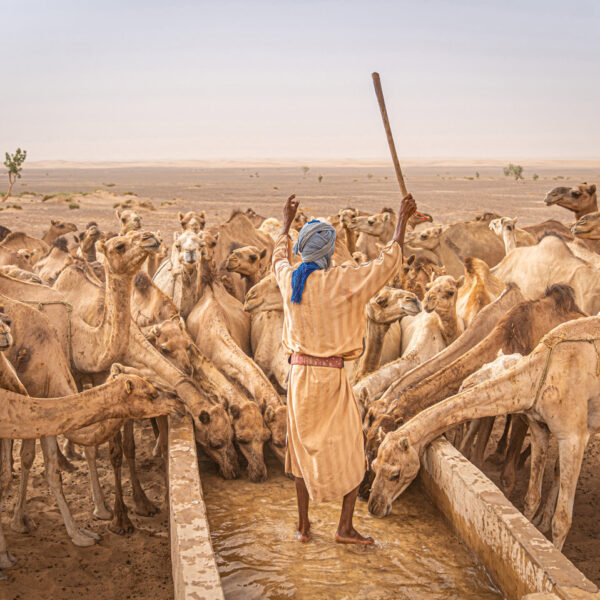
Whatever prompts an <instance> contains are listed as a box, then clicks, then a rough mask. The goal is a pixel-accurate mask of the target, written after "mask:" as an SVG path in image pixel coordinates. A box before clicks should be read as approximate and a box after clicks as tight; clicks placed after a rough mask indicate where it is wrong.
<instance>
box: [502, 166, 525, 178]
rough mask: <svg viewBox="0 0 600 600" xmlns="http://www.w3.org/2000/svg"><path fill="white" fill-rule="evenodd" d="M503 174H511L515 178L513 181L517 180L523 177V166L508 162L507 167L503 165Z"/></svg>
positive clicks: (506, 175)
mask: <svg viewBox="0 0 600 600" xmlns="http://www.w3.org/2000/svg"><path fill="white" fill-rule="evenodd" d="M504 176H505V177H511V176H512V177H514V178H515V181H519V179H523V167H522V166H521V165H513V164H512V163H510V164H509V165H508V167H504Z"/></svg>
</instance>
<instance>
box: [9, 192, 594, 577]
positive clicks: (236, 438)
mask: <svg viewBox="0 0 600 600" xmlns="http://www.w3.org/2000/svg"><path fill="white" fill-rule="evenodd" d="M545 202H546V204H548V205H552V204H557V205H559V206H562V207H564V208H566V209H568V210H570V211H572V212H573V213H575V218H576V222H575V223H574V224H573V225H571V226H566V225H564V224H563V223H561V222H559V221H555V220H549V221H546V222H543V223H540V224H538V225H534V226H530V227H524V228H518V227H517V226H516V221H517V220H516V219H514V218H508V217H506V216H502V215H497V214H493V213H485V214H483V215H480V216H478V217H477V218H475V219H474V220H471V221H467V222H459V223H454V224H452V225H444V226H441V225H435V224H430V223H431V222H432V221H433V219H432V217H431V216H430V215H427V214H422V213H417V214H416V215H415V216H413V217H412V219H411V222H410V223H409V230H410V231H409V232H408V234H407V237H406V243H405V247H404V253H403V256H404V259H403V266H402V269H401V271H400V272H399V273H398V274H397V275H396V276H395V277H394V279H393V280H392V281H390V282H388V285H386V286H385V287H384V288H383V289H381V290H380V291H379V292H378V293H377V295H376V296H374V297H373V298H372V299H371V300H370V301H369V303H368V305H367V306H366V320H367V327H366V337H365V349H364V352H363V355H362V356H361V358H360V359H359V360H357V361H355V362H353V363H346V365H345V368H346V369H347V372H348V376H349V378H350V380H351V382H352V383H353V386H354V392H355V397H356V400H357V404H358V406H359V410H360V411H361V414H362V416H363V418H364V430H365V439H366V451H367V458H368V463H369V471H368V472H367V475H366V476H365V480H364V482H363V485H362V486H361V494H362V495H363V496H367V497H369V510H370V511H371V512H372V513H373V514H375V515H377V516H385V515H387V514H388V513H389V511H390V510H391V506H392V503H393V501H394V500H395V499H396V498H397V497H398V496H399V495H400V494H401V493H402V491H403V490H404V489H405V488H406V487H407V486H408V485H409V484H410V482H411V481H412V480H413V479H414V478H415V477H416V475H417V473H418V471H419V466H420V462H419V460H420V455H421V453H422V452H423V450H424V448H425V447H426V445H427V444H428V443H430V442H431V441H432V440H433V439H435V438H436V437H438V436H440V435H442V434H444V433H447V435H448V436H449V437H450V438H451V439H452V440H453V443H454V444H455V445H457V446H458V447H459V448H460V450H461V451H462V452H463V453H464V454H465V455H466V456H468V457H470V459H471V460H472V461H473V462H474V463H475V464H477V465H481V464H482V463H483V461H484V458H485V453H486V446H487V444H488V440H489V437H490V433H491V430H492V427H493V424H494V418H495V417H496V416H499V415H506V421H505V427H504V432H503V434H502V437H501V438H500V441H499V442H498V445H497V448H496V450H495V452H494V454H493V456H492V457H490V458H491V459H495V460H497V461H500V462H502V463H503V466H502V482H503V485H504V486H505V488H506V489H507V490H510V489H512V486H513V485H514V482H515V474H516V471H517V469H519V468H521V467H522V466H523V463H524V461H525V460H526V459H527V457H528V456H529V457H530V465H531V474H530V482H529V488H528V491H527V495H526V498H525V515H526V516H527V517H528V518H529V519H532V520H534V519H535V521H534V522H535V523H536V524H538V525H539V527H540V528H541V529H542V530H547V529H549V528H550V525H551V526H552V536H553V541H554V543H555V545H556V546H557V547H558V548H562V545H563V543H564V540H565V537H566V535H567V533H568V531H569V528H570V524H571V518H572V507H573V498H574V494H575V488H576V484H577V480H578V476H579V471H580V467H581V462H582V457H583V452H584V449H585V446H586V444H587V441H588V439H589V436H590V435H593V434H594V433H595V432H596V431H597V430H599V429H600V318H599V317H596V316H594V315H596V314H597V313H598V312H599V311H600V254H599V253H598V252H600V213H599V212H598V207H597V199H596V186H595V185H588V184H586V183H583V184H581V185H579V186H577V187H571V188H570V187H559V188H555V189H553V190H552V191H551V192H549V193H548V194H547V196H546V198H545ZM116 217H117V220H118V225H117V224H115V231H112V232H109V231H101V229H100V228H99V226H98V224H96V223H89V224H87V226H86V227H85V229H83V231H78V230H77V227H76V226H75V225H74V224H72V223H67V222H64V221H60V220H52V221H51V224H50V227H49V228H48V231H47V232H46V233H45V234H44V236H43V237H42V238H41V239H39V238H36V237H33V236H31V235H29V234H27V233H25V232H21V231H10V229H8V228H7V227H4V226H0V240H1V241H0V389H2V390H3V393H2V399H3V401H2V402H1V403H0V412H1V414H2V418H1V419H0V439H1V440H2V441H1V442H0V458H1V460H0V493H1V492H2V491H4V490H6V488H7V486H8V484H9V482H10V481H11V479H12V477H13V442H12V440H14V439H21V440H22V443H21V461H20V464H21V466H20V472H19V478H20V479H19V487H18V495H17V499H16V502H15V507H14V512H13V516H12V520H11V523H10V526H11V528H12V529H14V530H15V531H17V532H22V533H26V532H28V531H29V530H31V528H32V527H34V526H35V524H34V521H33V520H32V518H31V517H30V515H29V514H28V512H27V503H26V498H27V487H28V476H29V473H30V469H31V466H32V463H33V460H34V456H35V444H36V442H35V440H36V439H40V442H41V447H42V451H43V458H44V461H45V467H46V469H45V473H46V479H47V482H48V484H49V486H50V488H51V490H52V492H53V494H54V496H55V498H56V501H57V503H58V506H59V508H60V512H61V514H62V517H63V519H64V523H65V526H66V529H67V533H68V535H69V536H70V538H71V540H72V541H73V543H74V544H76V545H78V546H89V545H92V544H94V543H95V542H96V541H97V540H98V539H99V538H98V536H97V535H96V534H95V533H93V532H91V531H88V530H85V529H83V528H81V527H79V526H78V524H77V523H76V521H75V520H74V518H73V516H72V514H71V511H70V508H69V505H68V503H67V501H66V500H65V497H64V494H63V489H62V480H61V477H60V471H61V470H62V469H71V468H73V467H72V464H71V462H70V460H73V459H75V458H78V457H80V455H79V454H78V451H79V450H78V448H82V449H83V453H84V455H85V459H86V460H87V464H88V467H89V477H90V488H91V496H92V502H93V515H94V516H95V517H96V518H98V519H106V520H109V521H110V523H109V528H110V530H111V531H113V532H115V533H118V534H124V533H127V532H131V531H132V530H133V525H132V523H131V521H130V519H129V517H128V511H127V507H126V505H125V503H124V501H123V494H122V483H121V479H122V477H121V470H122V462H123V455H124V456H125V459H126V462H127V465H128V470H129V474H130V479H131V485H132V490H133V502H134V504H135V507H134V510H135V512H136V513H137V514H140V515H146V516H148V515H152V514H155V513H156V512H157V511H158V510H159V509H158V507H156V506H155V505H154V504H153V503H152V502H151V501H150V500H149V499H148V498H147V496H146V495H145V493H144V490H143V488H142V486H141V484H140V481H139V478H138V475H137V473H136V466H135V444H134V431H133V423H134V421H133V420H134V419H140V418H151V419H152V426H153V428H154V432H155V436H156V446H155V448H154V450H153V451H154V453H155V455H157V456H159V455H162V456H163V457H165V456H166V451H167V449H166V446H167V434H168V425H167V416H168V415H171V414H174V413H185V414H188V415H189V416H190V417H191V419H192V421H193V425H194V429H195V434H196V441H197V443H198V444H199V445H200V446H201V447H202V449H203V450H204V452H205V453H206V454H207V455H208V456H209V457H210V458H211V459H212V460H214V462H215V463H216V464H217V465H218V468H219V471H220V473H221V475H222V476H223V477H225V478H234V477H237V476H239V475H240V472H241V465H243V466H244V467H245V468H247V476H248V477H249V479H250V480H252V481H257V482H258V481H263V480H265V479H266V477H267V469H266V466H265V457H264V447H265V445H267V446H268V447H269V448H270V449H271V451H272V452H273V453H274V454H275V456H276V457H277V458H278V459H280V460H281V461H283V460H284V455H285V443H286V406H285V393H286V388H287V380H288V373H289V368H290V366H289V364H288V359H287V356H286V354H285V352H284V349H283V347H282V343H281V339H282V327H283V301H282V297H281V294H280V292H279V289H278V287H277V283H276V281H275V279H274V277H273V275H272V273H271V253H272V249H273V244H274V239H275V238H276V237H277V235H278V234H279V231H280V230H281V224H280V223H279V222H278V221H277V220H276V219H272V218H268V219H265V218H263V217H260V216H259V215H257V214H256V213H255V212H254V211H253V210H252V209H248V210H247V211H245V212H242V211H235V212H234V213H233V214H232V215H231V216H230V217H229V219H228V220H227V221H226V222H224V223H221V224H219V225H215V226H212V227H207V226H206V217H205V213H204V212H189V213H187V214H183V213H179V214H178V220H179V230H178V231H177V233H175V234H174V236H173V243H172V245H171V246H170V248H169V246H168V245H167V244H166V243H165V242H164V241H162V240H161V239H160V235H159V234H158V233H152V232H148V231H144V230H143V228H142V220H141V218H140V216H139V215H138V214H137V213H136V211H135V209H133V208H127V209H122V208H120V209H118V210H117V212H116ZM309 218H310V216H309V215H307V214H306V213H305V212H302V211H300V212H299V213H298V214H297V216H296V220H295V222H294V225H293V231H292V234H293V235H297V231H299V229H300V228H301V227H302V226H303V225H304V223H306V222H307V220H308V219H309ZM317 218H326V219H327V221H328V222H330V223H331V224H332V225H334V226H335V228H336V230H337V233H338V235H337V240H336V249H335V252H334V255H333V259H332V263H333V264H334V265H349V266H351V267H353V266H355V265H356V264H360V263H362V262H364V261H368V260H371V259H373V258H375V257H377V256H378V254H379V252H380V250H381V248H382V247H384V246H385V245H386V244H387V243H388V242H390V240H391V239H392V236H393V232H394V229H395V219H396V216H395V214H394V211H391V210H389V209H383V211H382V212H381V213H379V214H373V215H371V214H366V213H362V212H360V211H358V210H355V209H352V208H347V209H344V210H341V211H339V213H338V214H337V215H334V216H329V217H318V216H317ZM7 225H9V224H7ZM290 260H291V261H292V263H294V262H296V261H298V258H297V257H290ZM528 432H529V436H528V435H527V434H528ZM550 434H552V435H554V436H555V438H556V439H557V441H558V447H559V456H558V460H557V464H556V467H555V476H554V483H553V485H552V489H551V491H550V493H549V494H548V496H547V497H546V498H545V502H544V503H543V505H542V502H541V488H542V478H543V473H544V467H545V461H546V455H547V450H548V444H549V435H550ZM58 435H61V436H63V438H64V441H63V442H62V443H61V446H59V444H58V441H57V436H58ZM63 438H61V439H63ZM526 440H529V445H527V443H526ZM104 442H108V444H109V456H110V462H111V466H112V468H113V471H114V485H115V500H114V505H113V506H112V509H109V508H108V507H107V506H106V502H105V497H104V492H103V490H102V487H101V485H100V482H99V479H98V472H97V467H96V460H97V447H98V445H99V444H102V443H104ZM525 446H526V447H525ZM246 465H247V467H246ZM164 471H165V476H166V464H165V467H164ZM166 494H167V491H166V486H165V496H166ZM166 501H167V499H165V502H166ZM15 560H16V559H15V557H13V556H12V554H11V553H10V552H9V551H8V549H7V546H6V542H5V539H4V536H3V533H2V531H1V528H0V568H7V567H10V566H12V565H13V564H14V562H15Z"/></svg>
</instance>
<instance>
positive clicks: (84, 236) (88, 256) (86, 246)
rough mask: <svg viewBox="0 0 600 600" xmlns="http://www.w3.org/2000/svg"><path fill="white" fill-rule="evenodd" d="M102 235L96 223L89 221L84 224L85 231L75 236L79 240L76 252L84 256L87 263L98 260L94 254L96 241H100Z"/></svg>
mask: <svg viewBox="0 0 600 600" xmlns="http://www.w3.org/2000/svg"><path fill="white" fill-rule="evenodd" d="M103 237H104V235H103V234H102V232H101V231H100V229H98V224H97V223H95V222H94V221H91V222H90V223H88V224H87V225H86V228H85V231H83V232H81V234H79V236H78V237H77V239H78V241H79V252H78V254H79V255H80V256H81V257H82V258H85V260H86V261H87V262H88V263H94V262H96V261H97V260H98V258H97V256H96V242H98V241H100V240H101V239H102V238H103Z"/></svg>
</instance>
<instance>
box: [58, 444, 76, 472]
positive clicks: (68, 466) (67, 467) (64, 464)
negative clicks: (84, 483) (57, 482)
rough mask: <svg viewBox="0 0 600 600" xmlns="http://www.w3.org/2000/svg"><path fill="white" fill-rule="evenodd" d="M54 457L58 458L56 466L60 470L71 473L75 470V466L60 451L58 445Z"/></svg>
mask: <svg viewBox="0 0 600 600" xmlns="http://www.w3.org/2000/svg"><path fill="white" fill-rule="evenodd" d="M56 459H57V460H58V466H59V467H60V470H61V471H66V472H67V473H73V472H74V471H76V470H77V467H76V466H75V465H74V464H73V463H71V461H69V459H68V458H67V457H66V456H65V455H64V454H63V453H62V451H61V449H60V447H57V454H56Z"/></svg>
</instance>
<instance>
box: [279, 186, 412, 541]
mask: <svg viewBox="0 0 600 600" xmlns="http://www.w3.org/2000/svg"><path fill="white" fill-rule="evenodd" d="M298 205H299V202H297V201H295V196H291V197H290V198H289V199H288V201H287V203H286V205H285V208H284V219H283V222H284V225H283V229H282V232H281V235H280V237H279V238H278V240H277V242H276V244H275V249H274V251H273V270H274V273H275V277H276V279H277V283H278V284H279V288H280V290H281V294H282V296H283V306H284V326H283V344H284V347H285V349H286V351H287V353H288V354H290V355H291V360H290V362H291V364H292V368H291V371H290V377H289V387H288V400H287V407H288V421H287V425H288V430H287V451H286V465H285V470H286V472H287V473H290V474H292V475H293V476H294V478H295V480H296V492H297V496H298V513H299V523H298V539H299V540H300V541H303V542H306V541H308V540H309V539H310V522H309V520H308V503H309V496H310V498H312V499H313V500H314V501H316V502H329V501H335V500H339V499H341V498H343V501H342V512H341V516H340V522H339V525H338V529H337V533H336V535H335V540H336V541H337V542H340V543H354V544H364V545H368V544H372V543H373V538H371V537H363V536H362V535H360V534H359V533H358V532H357V531H356V530H355V529H354V527H353V525H352V515H353V513H354V505H355V502H356V496H357V494H358V486H359V484H360V482H361V481H362V479H363V476H364V473H365V467H366V460H365V452H364V437H363V431H362V423H361V419H360V414H359V411H358V407H357V405H356V400H355V398H354V395H353V393H352V387H351V386H350V382H349V381H348V378H347V376H346V371H345V370H344V368H343V361H344V360H354V359H356V358H358V357H359V356H360V355H361V353H362V351H363V339H364V336H365V331H366V315H365V306H366V304H367V302H368V301H369V299H370V298H371V297H372V296H374V295H375V294H376V293H377V292H378V291H379V290H380V289H381V288H382V287H383V286H384V285H386V283H387V282H388V281H389V280H390V279H392V278H393V277H394V276H395V275H396V273H397V272H398V270H399V269H400V267H401V265H402V249H401V246H402V244H403V242H404V232H405V228H406V223H407V221H408V219H409V218H410V217H411V215H412V214H413V213H414V212H415V210H416V205H415V202H414V200H413V199H412V196H410V195H409V196H407V197H406V198H404V199H403V200H402V206H401V208H400V213H399V216H398V221H397V225H396V232H395V234H394V239H393V241H392V243H391V244H390V245H389V246H388V247H386V248H385V249H384V250H382V252H381V254H380V256H379V258H377V259H375V260H372V261H370V262H368V263H365V264H362V265H359V266H350V265H348V266H346V265H342V266H335V267H331V268H327V269H323V268H319V267H316V266H313V267H312V269H313V270H311V272H310V273H309V275H308V276H307V277H306V278H305V283H304V287H303V289H302V291H301V292H300V295H301V300H300V302H299V303H298V302H297V297H296V301H295V302H292V300H291V298H292V291H293V290H292V273H293V272H294V270H295V269H294V268H293V267H292V266H291V265H290V260H289V259H290V238H289V230H290V227H291V224H292V222H293V220H294V217H295V214H296V211H297V209H298ZM313 223H314V224H313V225H312V227H313V228H315V227H316V228H319V224H318V223H316V222H313ZM305 227H307V228H308V227H310V224H307V225H305ZM326 227H327V226H326V225H325V226H324V227H323V228H326ZM307 231H308V230H307ZM301 233H302V232H301ZM308 235H310V234H308ZM300 237H302V236H300ZM300 237H299V239H300ZM304 237H305V238H306V235H305V236H304ZM317 239H318V238H317ZM313 242H314V240H313ZM314 245H315V244H314V243H313V246H314ZM331 251H332V249H330V252H331ZM329 257H330V254H329ZM329 257H326V258H329ZM304 259H305V257H304V256H303V260H304ZM305 262H306V261H305ZM307 264H309V265H316V263H307ZM327 264H329V262H328V261H327ZM297 268H298V267H297Z"/></svg>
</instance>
